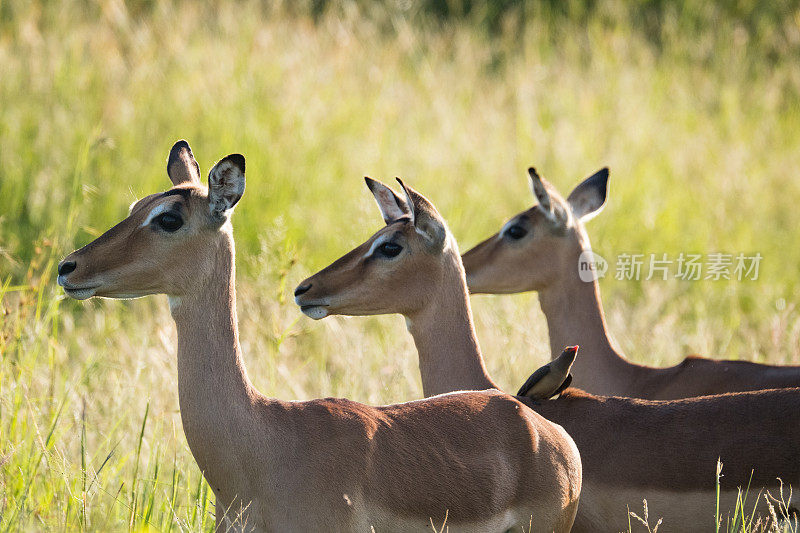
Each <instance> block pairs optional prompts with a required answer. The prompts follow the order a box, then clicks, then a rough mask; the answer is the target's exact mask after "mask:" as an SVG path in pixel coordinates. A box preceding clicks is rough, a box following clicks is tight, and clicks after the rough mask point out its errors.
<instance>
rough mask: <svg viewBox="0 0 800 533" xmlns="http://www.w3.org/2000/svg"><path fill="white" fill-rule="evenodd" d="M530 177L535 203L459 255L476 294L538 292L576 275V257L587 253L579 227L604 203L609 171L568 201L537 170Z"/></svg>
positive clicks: (586, 183)
mask: <svg viewBox="0 0 800 533" xmlns="http://www.w3.org/2000/svg"><path fill="white" fill-rule="evenodd" d="M528 174H529V178H530V183H531V188H532V189H533V194H534V196H535V197H536V200H537V204H536V205H534V206H533V207H531V208H530V209H528V210H527V211H523V212H522V213H520V214H518V215H517V216H515V217H513V218H512V219H511V220H509V221H508V222H506V224H505V225H504V226H503V228H502V229H501V230H500V231H499V232H498V233H496V234H494V235H492V236H491V237H489V238H488V239H486V240H485V241H483V242H482V243H480V244H478V245H477V246H475V247H474V248H472V249H471V250H470V251H468V252H467V253H465V254H464V256H463V260H464V269H465V270H466V272H467V284H468V285H469V290H470V292H472V293H474V294H478V293H495V294H504V293H505V294H507V293H515V292H524V291H531V290H541V289H543V288H545V287H547V286H549V285H551V284H552V283H554V282H555V281H556V280H557V279H559V278H560V277H562V276H564V275H565V273H569V272H572V271H574V273H575V274H576V275H577V273H578V258H579V257H580V254H581V252H583V251H584V250H588V249H589V240H588V238H587V237H586V231H585V229H584V226H583V224H584V222H586V221H587V220H589V219H591V218H592V217H594V216H595V215H597V214H598V213H599V212H600V211H601V210H602V209H603V206H604V205H605V201H606V191H607V185H608V169H607V168H604V169H602V170H600V171H598V172H596V173H595V174H593V175H592V176H590V177H589V178H587V179H586V180H584V181H583V182H582V183H581V184H580V185H578V186H577V187H575V190H573V191H572V192H571V193H570V195H569V197H567V199H566V200H564V199H563V198H562V197H561V196H560V195H559V194H558V192H557V191H556V190H555V189H554V188H553V186H552V185H550V184H549V183H548V182H547V181H545V180H544V179H542V178H540V177H539V175H538V174H537V173H536V170H535V169H533V168H530V169H528ZM570 269H572V271H571V270H570Z"/></svg>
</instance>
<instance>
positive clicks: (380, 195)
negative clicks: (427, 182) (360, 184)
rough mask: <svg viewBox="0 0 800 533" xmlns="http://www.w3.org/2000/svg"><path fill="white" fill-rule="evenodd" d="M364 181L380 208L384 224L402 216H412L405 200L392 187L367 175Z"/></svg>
mask: <svg viewBox="0 0 800 533" xmlns="http://www.w3.org/2000/svg"><path fill="white" fill-rule="evenodd" d="M364 181H365V182H367V187H369V190H370V192H372V195H373V196H374V197H375V201H376V202H377V203H378V209H380V210H381V215H382V216H383V220H384V222H386V224H391V223H392V222H394V221H396V220H399V219H401V218H403V217H411V216H413V215H412V212H411V210H410V209H409V207H408V204H407V203H406V202H405V200H403V199H402V198H400V197H399V196H398V195H397V193H395V192H394V191H393V190H392V189H390V188H389V187H387V186H386V185H384V184H383V183H381V182H380V181H377V180H374V179H372V178H370V177H367V176H364Z"/></svg>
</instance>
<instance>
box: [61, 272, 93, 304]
mask: <svg viewBox="0 0 800 533" xmlns="http://www.w3.org/2000/svg"><path fill="white" fill-rule="evenodd" d="M58 284H59V285H61V287H63V288H64V292H65V293H67V296H69V297H70V298H75V299H76V300H86V299H88V298H91V297H92V296H94V295H95V293H96V292H97V288H98V287H100V285H85V286H83V287H81V286H79V285H73V284H72V283H69V282H68V281H67V280H66V279H64V276H58Z"/></svg>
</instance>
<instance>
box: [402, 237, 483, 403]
mask: <svg viewBox="0 0 800 533" xmlns="http://www.w3.org/2000/svg"><path fill="white" fill-rule="evenodd" d="M452 249H455V250H456V251H455V252H452V251H451V252H445V253H451V255H453V257H452V258H451V259H452V261H449V262H448V264H447V266H446V267H445V274H444V276H443V279H442V283H440V284H439V285H438V287H437V292H436V294H434V295H431V296H432V297H431V298H430V300H429V302H428V303H427V305H426V306H425V307H424V308H423V309H422V310H420V311H418V312H416V313H414V314H412V315H408V316H406V322H407V324H408V330H409V331H410V332H411V335H412V336H413V337H414V344H415V345H416V347H417V353H418V354H419V369H420V373H421V375H422V390H423V392H424V394H425V396H426V397H428V396H433V395H436V394H443V393H446V392H453V391H457V390H484V389H490V388H498V387H497V385H496V384H495V383H494V382H493V381H492V379H491V378H490V377H489V374H488V373H487V372H486V366H485V365H484V363H483V356H482V355H481V349H480V346H479V345H478V337H477V335H476V334H475V328H474V326H473V323H472V309H471V308H470V305H469V295H468V293H467V282H466V278H465V276H464V267H463V266H462V265H461V257H460V256H459V255H458V251H457V248H455V247H451V250H452Z"/></svg>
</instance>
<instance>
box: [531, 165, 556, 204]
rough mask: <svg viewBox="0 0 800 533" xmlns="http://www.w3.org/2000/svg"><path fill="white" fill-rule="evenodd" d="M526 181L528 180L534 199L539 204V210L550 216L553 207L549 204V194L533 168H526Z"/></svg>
mask: <svg viewBox="0 0 800 533" xmlns="http://www.w3.org/2000/svg"><path fill="white" fill-rule="evenodd" d="M528 179H530V182H531V190H532V191H533V195H534V196H535V197H536V201H537V202H539V208H540V209H541V210H542V211H544V212H545V213H547V214H551V215H552V213H553V207H552V204H551V202H550V193H549V192H547V187H545V186H544V182H543V181H542V178H541V177H540V176H539V173H538V172H536V169H535V168H533V167H530V168H528Z"/></svg>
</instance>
